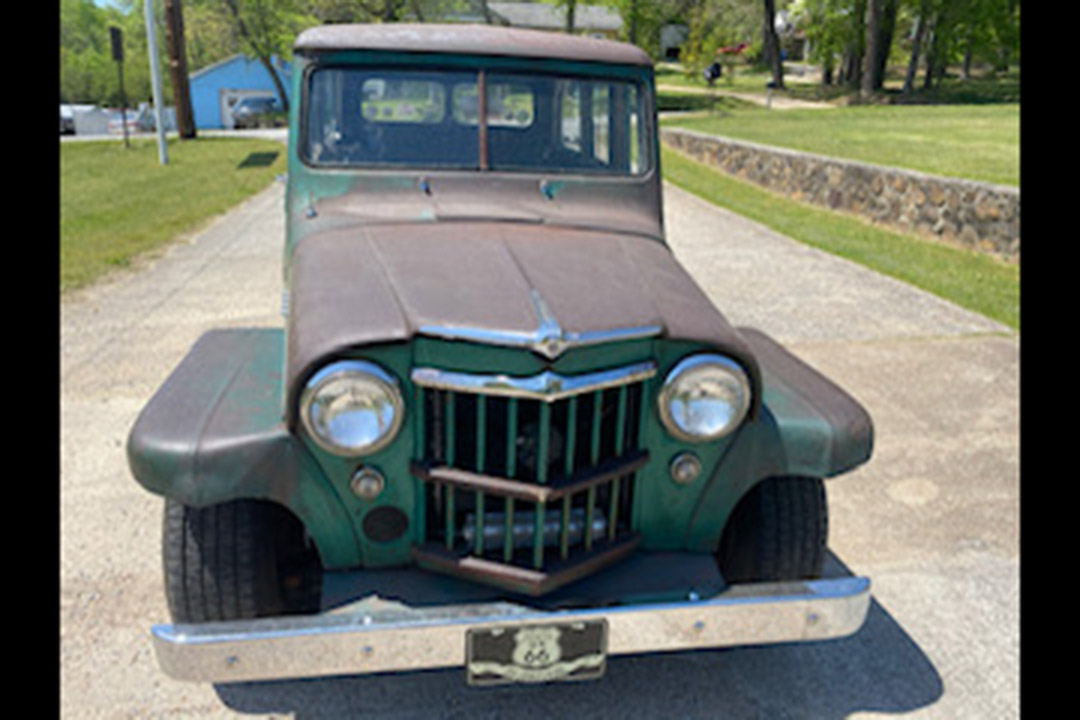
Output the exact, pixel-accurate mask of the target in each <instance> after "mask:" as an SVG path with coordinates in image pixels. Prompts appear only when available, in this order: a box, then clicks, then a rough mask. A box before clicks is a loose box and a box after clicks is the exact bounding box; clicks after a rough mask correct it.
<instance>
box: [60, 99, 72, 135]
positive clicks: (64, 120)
mask: <svg viewBox="0 0 1080 720" xmlns="http://www.w3.org/2000/svg"><path fill="white" fill-rule="evenodd" d="M60 134H61V135H74V134H75V112H74V111H73V110H72V108H71V106H70V105H61V106H60Z"/></svg>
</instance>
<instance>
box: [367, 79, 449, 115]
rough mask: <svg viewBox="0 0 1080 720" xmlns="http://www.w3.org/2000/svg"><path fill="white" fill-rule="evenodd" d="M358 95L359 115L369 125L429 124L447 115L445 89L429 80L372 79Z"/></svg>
mask: <svg viewBox="0 0 1080 720" xmlns="http://www.w3.org/2000/svg"><path fill="white" fill-rule="evenodd" d="M360 92H361V97H362V99H361V101H360V113H361V114H362V115H363V116H364V119H365V120H367V121H368V122H394V123H424V124H430V123H439V122H442V120H443V117H444V116H445V115H446V90H445V88H444V87H443V85H442V84H441V83H437V82H433V81H430V80H396V79H386V78H371V79H368V80H365V81H364V84H363V86H362V88H361V91H360Z"/></svg>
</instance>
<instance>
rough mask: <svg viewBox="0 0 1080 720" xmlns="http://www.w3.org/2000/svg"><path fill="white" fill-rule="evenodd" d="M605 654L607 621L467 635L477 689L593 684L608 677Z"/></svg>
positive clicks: (471, 673)
mask: <svg viewBox="0 0 1080 720" xmlns="http://www.w3.org/2000/svg"><path fill="white" fill-rule="evenodd" d="M606 656H607V623H606V622H604V621H602V620H599V621H588V622H576V623H564V624H558V625H526V626H518V627H509V628H493V629H490V630H470V631H469V632H468V635H467V637H466V663H467V668H468V674H469V682H470V683H471V684H474V685H483V684H498V683H510V682H529V683H535V682H551V681H554V680H590V679H593V678H597V677H600V676H601V675H603V673H604V665H605V661H606Z"/></svg>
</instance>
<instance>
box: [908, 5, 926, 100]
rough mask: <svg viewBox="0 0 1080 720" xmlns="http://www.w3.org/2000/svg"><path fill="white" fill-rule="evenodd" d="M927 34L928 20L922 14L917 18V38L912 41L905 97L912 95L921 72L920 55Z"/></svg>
mask: <svg viewBox="0 0 1080 720" xmlns="http://www.w3.org/2000/svg"><path fill="white" fill-rule="evenodd" d="M925 32H926V20H925V19H924V18H923V15H922V14H921V13H920V14H919V16H918V17H916V18H915V37H913V38H912V40H911V58H910V59H909V60H908V66H907V74H906V75H905V76H904V91H903V94H904V95H905V96H907V95H910V94H911V89H912V87H913V86H914V84H915V74H916V73H917V72H918V71H919V53H920V52H921V50H922V40H923V35H924V34H925Z"/></svg>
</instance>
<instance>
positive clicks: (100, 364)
mask: <svg viewBox="0 0 1080 720" xmlns="http://www.w3.org/2000/svg"><path fill="white" fill-rule="evenodd" d="M665 198H666V200H665V203H666V209H667V224H668V232H669V238H670V242H671V244H672V246H673V247H674V249H675V251H676V253H677V254H678V255H679V257H680V258H681V259H682V260H683V262H684V263H685V264H686V265H687V267H688V268H689V269H690V270H691V271H692V272H693V273H694V274H695V276H696V278H697V279H698V280H699V282H700V283H701V284H702V286H703V287H704V288H705V289H706V291H707V292H708V293H709V294H710V296H711V297H712V298H713V299H714V300H715V301H716V302H717V303H718V305H719V306H720V307H721V308H722V309H723V310H724V312H725V313H726V314H727V315H728V317H729V318H730V319H731V320H732V321H733V322H734V323H735V324H738V325H752V326H756V327H759V328H761V329H763V330H765V331H766V332H768V333H770V334H772V335H773V336H774V337H775V338H777V339H778V340H781V341H782V342H784V343H785V344H786V345H788V347H790V348H791V349H793V350H795V351H796V352H797V354H799V355H800V356H801V357H803V358H804V359H805V360H807V361H808V362H810V363H811V364H812V365H815V366H816V367H818V368H819V369H821V370H823V371H824V372H825V373H826V374H827V375H829V376H830V377H832V378H833V379H834V380H836V381H837V382H838V383H839V384H841V385H842V386H844V387H845V388H847V389H848V390H849V391H850V392H852V394H854V395H855V396H856V397H857V398H859V400H860V401H861V402H862V403H863V404H864V405H865V406H866V407H867V408H868V409H869V411H870V413H871V415H872V416H873V418H874V421H875V428H876V448H875V454H874V457H873V459H872V460H871V462H870V463H868V464H867V465H865V466H863V467H862V468H860V469H859V470H857V471H856V472H854V473H851V474H849V475H846V476H843V477H841V478H836V479H833V480H831V481H829V484H828V486H827V487H828V493H829V502H830V510H831V519H830V547H831V549H832V551H833V553H834V554H835V556H836V557H837V558H838V559H839V560H840V561H841V562H842V563H844V564H845V565H846V566H848V567H849V568H850V569H851V570H852V572H855V573H857V574H860V575H867V576H869V577H870V578H871V580H872V583H873V602H872V606H871V609H870V613H869V617H868V619H867V622H866V624H865V626H864V627H863V629H862V630H861V631H860V632H859V633H858V634H856V635H855V636H853V637H851V638H847V639H843V640H837V641H831V642H827V643H821V644H817V645H792V646H782V647H757V648H739V649H727V650H713V651H701V652H693V653H683V654H672V655H650V656H634V657H621V658H613V659H612V660H611V661H610V663H609V666H608V672H607V675H606V677H605V678H604V679H602V680H600V681H598V682H593V683H585V684H565V685H558V684H556V685H551V686H535V687H510V688H506V687H503V688H494V689H482V690H481V689H472V688H469V687H467V686H466V685H465V684H464V676H463V672H460V671H453V670H447V671H432V672H423V673H414V674H398V675H387V676H378V677H347V678H330V679H316V680H306V681H295V682H273V683H252V684H242V685H233V686H224V685H223V686H212V685H196V684H187V683H179V682H175V681H172V680H170V679H168V678H167V677H165V676H164V675H163V674H161V672H160V671H159V670H158V669H157V666H156V664H155V660H154V657H153V654H152V651H151V648H150V642H149V635H148V628H149V626H150V625H151V624H153V623H155V622H160V621H162V620H164V619H165V618H166V607H165V600H164V595H163V589H162V579H161V569H160V550H159V542H160V515H161V501H160V500H159V499H158V498H156V497H153V496H151V495H148V494H147V493H145V492H144V491H142V490H141V489H140V488H139V486H137V485H136V484H135V482H134V481H133V480H132V479H131V477H130V475H129V473H128V470H127V465H126V461H125V457H124V442H125V439H126V437H127V433H128V430H129V428H130V427H131V424H132V423H133V421H134V419H135V417H136V415H137V413H138V412H139V410H140V409H141V407H142V406H143V404H144V403H145V402H146V400H147V399H148V397H149V396H150V395H151V393H153V391H154V390H155V389H156V388H157V387H158V385H159V384H160V383H161V382H162V381H163V380H164V378H165V377H166V375H167V374H168V373H169V371H170V370H171V369H172V368H173V367H174V366H175V365H176V364H177V363H178V362H179V361H180V359H181V358H182V357H183V355H184V354H185V352H186V351H187V349H188V347H189V346H190V345H191V344H192V343H193V342H194V341H195V340H196V339H197V338H198V337H199V335H200V334H202V333H203V332H204V331H205V330H208V329H210V328H214V327H222V326H245V325H248V326H250V325H262V326H272V325H277V324H280V322H281V319H280V316H279V312H280V299H281V287H280V253H281V241H282V237H283V216H282V186H281V185H275V186H274V187H272V188H270V189H269V190H267V191H266V192H264V193H262V194H260V195H259V196H257V197H255V198H254V199H252V200H251V201H249V202H247V203H246V204H244V205H243V206H242V207H240V208H238V209H236V210H235V211H234V212H232V213H229V214H228V215H226V216H224V217H222V218H220V219H219V220H217V221H216V222H215V223H213V224H212V225H211V226H210V227H208V228H207V229H206V230H205V231H204V232H202V233H200V234H198V235H197V236H194V237H192V238H190V239H189V240H187V241H184V242H181V243H179V244H178V245H176V246H175V247H173V248H172V249H170V250H169V251H168V252H166V253H164V254H163V255H162V256H160V257H158V258H156V259H154V260H152V261H150V262H147V263H144V264H143V266H142V267H139V268H137V269H136V270H135V271H128V272H124V273H122V274H119V275H117V276H115V277H113V278H110V279H108V280H107V281H105V282H103V283H101V284H99V285H98V286H95V287H93V288H90V289H88V290H85V291H82V292H79V293H77V294H73V295H71V296H70V297H65V298H64V299H63V300H62V302H61V405H60V408H61V438H60V440H61V485H60V487H61V494H60V502H61V534H60V539H61V568H60V570H61V573H60V575H61V598H60V599H61V602H60V621H61V622H60V630H61V631H60V669H61V684H60V690H61V703H60V710H61V714H62V716H64V717H70V718H97V717H104V718H128V717H138V718H142V717H165V716H170V717H173V716H175V717H194V718H212V717H241V716H243V717H295V718H342V717H372V718H425V719H430V718H458V717H461V718H465V717H468V718H470V719H471V720H475V719H477V718H505V717H514V718H534V717H544V718H552V717H554V718H567V717H575V718H608V717H610V718H654V717H657V718H658V717H663V718H770V719H775V718H849V717H854V718H869V717H884V716H888V717H920V718H996V719H998V718H1014V717H1018V716H1019V567H1020V559H1019V336H1018V335H1016V334H1014V333H1011V332H1010V331H1008V329H1006V328H1004V327H1002V326H1000V325H997V324H996V323H994V322H991V321H989V320H986V319H985V318H982V317H980V316H977V315H974V314H971V313H969V312H966V311H964V310H961V309H959V308H957V307H955V306H952V305H950V304H948V303H945V302H942V301H940V300H938V299H936V298H934V297H931V296H929V295H927V294H925V293H922V292H920V291H918V290H915V289H912V288H910V287H908V286H906V285H904V284H902V283H898V282H895V281H893V280H890V279H888V278H884V277H882V276H880V275H877V274H875V273H872V272H869V271H867V270H865V269H863V268H860V267H857V266H855V265H852V264H850V263H847V262H845V261H843V260H839V259H836V258H833V257H830V256H827V255H824V254H822V253H819V252H817V251H815V250H811V249H808V248H806V247H803V246H801V245H798V244H796V243H794V242H793V241H791V240H789V239H787V238H784V237H781V236H778V235H776V234H775V233H772V232H770V231H768V230H766V229H764V228H762V227H760V226H758V225H755V224H753V223H751V222H749V221H746V220H744V219H742V218H740V217H738V216H734V215H732V214H729V213H727V212H725V211H722V210H718V209H716V208H714V207H712V206H709V205H707V204H705V203H704V202H702V201H700V200H698V199H696V198H694V197H691V196H688V195H686V194H685V193H683V192H681V191H678V190H676V189H673V188H671V187H668V188H667V189H666V193H665Z"/></svg>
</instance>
